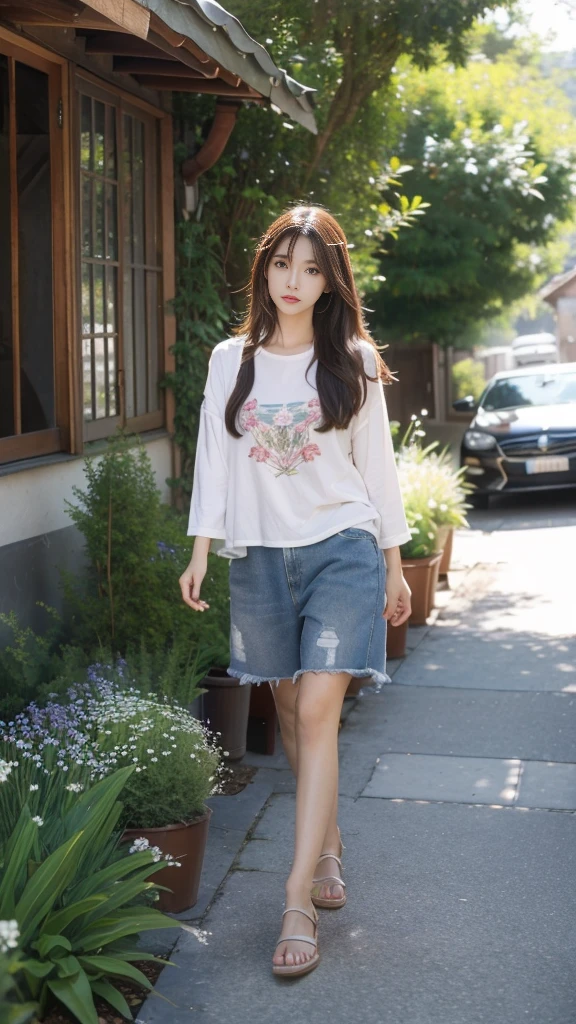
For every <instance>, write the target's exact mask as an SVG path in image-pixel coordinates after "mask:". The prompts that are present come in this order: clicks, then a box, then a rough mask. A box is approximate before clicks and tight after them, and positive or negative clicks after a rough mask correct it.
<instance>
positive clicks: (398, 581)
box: [382, 546, 412, 626]
mask: <svg viewBox="0 0 576 1024" xmlns="http://www.w3.org/2000/svg"><path fill="white" fill-rule="evenodd" d="M384 558H385V560H386V607H385V609H384V611H383V613H382V616H383V618H385V619H387V620H388V622H390V623H391V624H392V625H393V626H401V625H402V623H403V622H406V619H408V618H409V617H410V615H411V614H412V591H411V590H410V587H409V586H408V584H407V583H406V580H405V579H404V574H403V572H402V559H401V556H400V548H399V547H398V546H396V547H393V548H384Z"/></svg>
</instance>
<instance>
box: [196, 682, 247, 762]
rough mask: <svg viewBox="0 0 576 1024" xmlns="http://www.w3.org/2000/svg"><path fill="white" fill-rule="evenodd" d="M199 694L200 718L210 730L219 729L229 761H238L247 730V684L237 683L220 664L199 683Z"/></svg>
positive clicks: (242, 751) (216, 730) (241, 755)
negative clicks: (202, 690) (200, 699)
mask: <svg viewBox="0 0 576 1024" xmlns="http://www.w3.org/2000/svg"><path fill="white" fill-rule="evenodd" d="M199 686H201V687H202V688H203V689H204V688H205V689H206V690H207V693H204V694H202V720H203V721H204V722H205V723H207V724H208V727H209V729H210V730H211V731H212V732H219V733H221V734H222V735H221V736H220V737H219V742H220V745H221V747H222V750H227V751H228V757H229V759H230V761H238V760H239V759H240V758H241V757H244V754H245V753H246V730H247V728H248V714H249V712H250V690H251V689H252V687H251V686H249V685H246V684H245V685H244V686H240V682H239V680H238V679H236V678H235V677H234V676H229V675H227V674H226V672H225V670H224V669H223V668H211V669H210V671H209V672H208V675H205V676H204V678H203V679H202V680H201V682H200V683H199Z"/></svg>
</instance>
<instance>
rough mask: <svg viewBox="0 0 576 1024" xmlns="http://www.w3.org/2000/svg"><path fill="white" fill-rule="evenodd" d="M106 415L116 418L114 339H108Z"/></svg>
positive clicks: (115, 343)
mask: <svg viewBox="0 0 576 1024" xmlns="http://www.w3.org/2000/svg"><path fill="white" fill-rule="evenodd" d="M107 341H108V415H109V416H117V415H118V407H117V402H116V393H117V387H116V345H117V341H116V338H108V339H107Z"/></svg>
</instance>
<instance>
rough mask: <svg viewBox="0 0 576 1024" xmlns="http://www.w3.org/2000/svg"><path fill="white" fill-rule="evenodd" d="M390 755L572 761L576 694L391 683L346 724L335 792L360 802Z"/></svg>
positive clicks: (371, 696)
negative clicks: (376, 769) (382, 757)
mask: <svg viewBox="0 0 576 1024" xmlns="http://www.w3.org/2000/svg"><path fill="white" fill-rule="evenodd" d="M360 752H361V756H360ZM390 752H396V753H397V752H400V753H402V752H405V753H411V754H443V755H450V756H453V755H461V756H469V757H495V758H520V759H522V760H538V761H568V762H576V695H575V694H571V693H559V692H551V693H531V692H529V691H527V692H522V691H518V692H515V691H503V692H501V691H496V690H471V689H466V688H463V689H457V688H456V687H432V686H422V687H417V686H414V687H412V686H397V685H396V684H395V683H393V684H390V685H388V686H386V687H385V689H384V690H383V691H381V693H379V694H366V695H365V696H364V697H363V698H362V700H359V701H358V702H357V704H356V707H355V708H354V710H353V712H352V713H351V715H350V717H349V718H348V722H347V723H346V729H345V730H344V731H343V732H342V734H341V736H340V791H341V793H344V794H346V795H349V796H358V794H359V793H360V792H361V791H362V789H363V788H364V786H365V785H366V784H367V782H368V780H369V778H370V775H371V774H372V770H373V767H374V764H375V762H376V758H377V757H379V756H380V755H382V754H387V753H390Z"/></svg>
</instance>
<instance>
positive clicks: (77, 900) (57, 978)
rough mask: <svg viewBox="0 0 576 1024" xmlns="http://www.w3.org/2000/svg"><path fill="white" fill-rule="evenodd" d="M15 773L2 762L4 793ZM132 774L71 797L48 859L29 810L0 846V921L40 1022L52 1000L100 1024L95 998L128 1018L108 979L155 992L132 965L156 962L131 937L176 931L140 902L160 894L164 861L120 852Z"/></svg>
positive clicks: (84, 1021)
mask: <svg viewBox="0 0 576 1024" xmlns="http://www.w3.org/2000/svg"><path fill="white" fill-rule="evenodd" d="M14 767H17V768H19V767H20V766H19V765H18V763H17V762H16V764H15V765H14V764H13V765H11V766H6V764H5V763H4V762H2V763H1V764H0V768H1V769H2V771H1V773H0V774H1V778H2V779H3V781H2V784H1V787H0V788H1V789H4V787H5V786H6V785H11V784H12V778H11V776H12V773H13V768H14ZM134 771H135V768H134V766H133V765H130V766H128V767H126V768H122V769H120V770H118V771H115V772H114V773H113V774H112V775H110V776H109V777H107V778H105V779H102V780H101V781H100V782H97V783H96V785H94V786H92V788H91V789H89V790H87V791H86V792H84V793H82V794H81V795H79V796H77V795H75V796H74V798H73V800H72V802H71V803H70V804H69V805H67V807H66V808H65V811H64V814H63V816H62V818H61V820H60V821H59V822H57V823H55V824H54V823H53V824H52V832H51V835H52V837H53V838H54V837H55V836H56V835H58V842H57V843H56V842H55V843H54V849H53V850H52V851H51V852H49V853H47V854H45V853H44V847H45V843H44V842H43V841H42V840H41V839H40V835H41V833H42V831H43V829H44V821H43V819H42V818H41V817H39V816H34V817H33V816H32V814H31V810H30V807H29V806H28V804H27V803H24V805H23V806H22V808H21V811H20V814H19V816H18V819H17V822H16V825H15V827H14V828H13V830H12V832H11V833H10V834H8V835H7V837H6V838H5V839H4V837H3V841H2V843H0V919H3V920H5V921H9V922H16V924H17V928H18V932H19V935H18V943H19V949H20V950H21V952H22V954H23V957H24V958H23V959H20V960H19V961H18V963H17V978H18V992H19V995H20V998H21V1001H22V1002H23V1003H24V1004H25V1006H24V1007H23V1010H24V1011H25V1012H26V1013H28V1009H29V1008H28V1007H27V1006H26V1004H28V1003H29V1002H30V1001H34V1002H36V1003H38V1005H39V1016H40V1017H43V1016H44V1015H45V1012H46V1009H47V1007H48V1005H49V1003H50V1001H53V999H54V997H55V998H56V999H57V1000H59V1001H60V1002H61V1003H62V1004H63V1005H64V1006H66V1007H67V1009H68V1010H70V1012H71V1013H72V1014H73V1015H74V1016H75V1017H76V1018H77V1019H78V1020H79V1021H80V1022H81V1024H98V1015H97V1013H96V1009H95V1006H94V997H95V996H100V997H101V998H103V999H105V1000H106V1002H108V1003H109V1005H110V1006H112V1007H113V1008H114V1009H115V1010H116V1011H117V1012H118V1013H121V1014H122V1015H123V1016H125V1017H126V1018H128V1019H130V1018H131V1014H130V1009H129V1007H128V1004H127V1003H126V1000H125V999H124V997H123V996H122V994H121V993H120V992H119V991H118V989H117V988H116V987H115V985H114V984H113V981H114V980H115V979H116V978H119V977H120V978H127V979H131V980H132V981H136V982H138V984H140V985H143V986H144V987H145V988H148V989H150V988H151V987H152V986H151V983H150V982H149V981H148V979H147V978H146V977H145V975H144V974H142V972H141V971H139V970H138V969H137V968H136V967H134V966H133V964H132V963H131V961H134V960H154V961H156V960H157V959H158V958H157V957H154V956H152V955H151V954H147V953H143V952H142V951H141V950H140V949H138V948H137V938H138V935H139V933H141V932H143V931H147V930H149V929H152V928H173V927H174V921H173V920H172V918H169V917H167V916H166V915H164V914H162V913H160V912H159V911H157V910H155V909H154V908H152V907H149V906H144V905H142V904H141V901H142V899H143V898H145V897H146V896H148V897H149V896H150V894H151V891H152V890H156V888H157V887H156V886H154V883H153V882H151V881H149V880H148V879H149V877H150V875H152V874H153V873H154V872H156V871H158V870H160V869H161V868H163V867H166V863H165V862H163V861H162V860H161V858H160V857H158V858H157V859H155V857H154V854H153V852H152V851H151V850H149V849H148V850H142V851H140V852H136V853H130V852H128V851H127V850H126V848H125V847H124V848H122V847H120V848H117V840H118V835H117V833H116V831H115V830H116V828H117V823H118V819H119V817H120V815H121V812H122V805H121V804H120V803H119V802H118V797H119V795H120V793H121V791H122V789H123V787H124V786H125V785H126V783H127V782H128V781H129V779H130V777H131V775H132V774H133V773H134ZM14 774H17V773H14ZM61 777H62V776H60V778H61ZM55 784H57V783H55ZM2 827H4V819H2ZM169 863H173V864H175V863H177V862H174V861H169ZM138 901H140V902H138ZM13 934H15V933H14V930H13ZM12 945H13V943H12ZM162 963H164V961H162ZM14 1019H15V1020H17V1019H18V1018H17V1017H16V1016H15V1015H14ZM22 1019H23V1020H25V1019H26V1017H25V1016H24V1017H23V1018H22Z"/></svg>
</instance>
